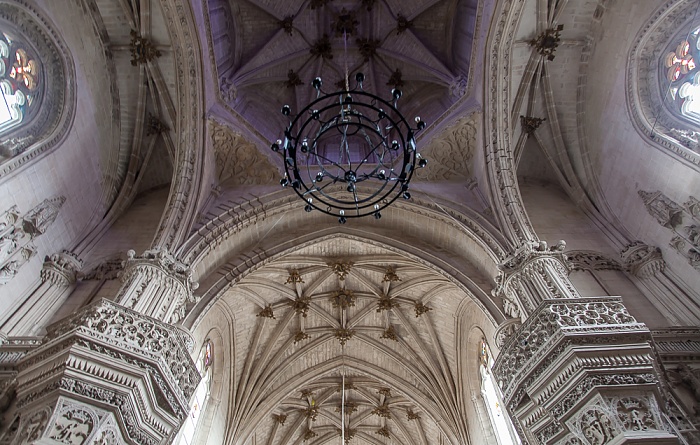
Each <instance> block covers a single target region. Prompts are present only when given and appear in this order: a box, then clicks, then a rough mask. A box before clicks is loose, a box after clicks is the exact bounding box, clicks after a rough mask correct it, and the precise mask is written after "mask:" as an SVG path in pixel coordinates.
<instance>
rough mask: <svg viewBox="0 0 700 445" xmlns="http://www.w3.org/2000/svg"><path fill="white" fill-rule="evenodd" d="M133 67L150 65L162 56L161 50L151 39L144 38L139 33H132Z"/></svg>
mask: <svg viewBox="0 0 700 445" xmlns="http://www.w3.org/2000/svg"><path fill="white" fill-rule="evenodd" d="M130 35H131V42H130V48H129V49H130V50H131V65H132V66H136V65H139V64H144V63H148V62H150V61H151V60H153V59H155V58H156V57H160V56H161V52H160V50H159V49H157V48H156V47H155V45H153V42H151V41H150V40H149V39H147V38H145V37H142V36H141V35H139V33H138V32H136V31H134V30H132V31H131V34H130Z"/></svg>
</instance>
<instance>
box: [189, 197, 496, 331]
mask: <svg viewBox="0 0 700 445" xmlns="http://www.w3.org/2000/svg"><path fill="white" fill-rule="evenodd" d="M296 204H298V203H297V202H296V200H295V199H294V198H293V197H289V196H287V197H285V198H283V199H278V200H275V201H271V202H270V201H266V202H262V203H258V205H257V206H256V207H253V206H250V207H248V206H245V205H243V206H239V207H235V208H232V209H231V210H230V211H229V212H226V213H224V214H223V215H220V216H218V217H216V218H214V219H213V220H212V221H211V222H210V223H209V224H206V225H205V226H203V227H202V228H200V229H199V230H198V232H197V233H196V234H195V235H194V236H193V237H191V238H190V239H189V240H188V241H187V242H186V243H185V244H184V245H183V247H182V248H181V250H180V252H179V254H180V256H181V257H182V258H183V259H184V261H186V262H188V263H190V264H191V267H192V269H193V271H194V277H195V279H196V280H198V281H199V289H200V291H199V292H198V293H200V295H201V296H202V298H201V302H200V303H199V304H198V305H197V307H196V308H195V310H194V315H193V314H192V313H191V314H190V316H188V321H186V322H185V325H191V324H192V323H193V322H194V318H193V317H197V316H198V314H201V313H203V312H205V311H206V309H205V308H206V307H208V306H211V305H212V304H213V302H214V301H215V300H216V298H217V296H218V295H221V294H222V293H223V292H225V291H226V289H228V288H229V287H230V286H231V285H232V284H234V283H235V282H237V281H240V279H241V278H243V277H245V276H246V275H247V274H249V273H251V272H253V271H255V270H257V269H258V268H260V267H262V266H264V265H265V264H268V263H270V262H272V261H274V260H275V259H276V258H279V257H280V256H283V255H285V254H288V253H290V252H293V251H294V250H295V249H297V248H298V247H299V246H305V245H310V244H313V243H315V242H317V241H318V240H321V239H324V238H326V239H327V238H328V237H333V236H340V237H343V236H344V237H347V238H352V239H361V240H365V241H366V242H369V243H372V244H376V245H382V246H384V247H386V248H388V249H390V250H392V251H394V252H397V253H400V254H401V255H404V256H407V257H410V258H411V259H413V260H415V261H418V262H420V263H421V264H424V265H427V266H428V267H430V268H432V269H433V270H435V271H437V272H438V273H440V274H442V275H443V276H445V277H446V278H448V279H450V280H452V281H453V282H455V283H456V284H457V285H458V286H459V287H461V288H463V289H464V290H465V291H466V292H468V293H470V294H471V295H474V296H475V297H476V299H477V300H478V301H479V304H481V306H482V308H483V310H484V312H485V313H488V314H490V316H491V317H494V319H495V320H498V321H499V322H500V321H502V320H503V319H502V315H501V310H500V308H499V307H498V306H497V304H496V303H494V301H493V299H492V298H491V297H490V296H489V292H490V290H491V289H492V288H493V287H494V281H493V280H494V279H495V277H496V276H497V275H498V274H499V273H500V271H499V269H498V264H499V263H500V261H501V259H502V258H505V249H504V248H503V247H502V246H503V238H502V237H501V236H500V234H498V232H497V231H496V230H495V229H494V228H493V227H490V226H489V224H488V223H487V222H486V221H485V220H483V219H481V218H479V217H475V216H473V215H470V214H469V213H467V212H461V211H456V210H453V209H448V210H446V209H445V208H444V207H440V208H438V207H436V206H435V205H432V206H431V205H429V204H427V203H423V202H420V201H419V202H418V204H413V203H395V205H394V206H392V207H391V208H390V209H387V210H386V211H385V215H384V217H383V218H382V220H381V223H382V224H381V225H374V224H373V222H374V220H372V221H369V222H368V221H364V220H362V219H360V220H358V221H352V223H351V224H348V225H346V226H343V227H339V225H338V223H337V221H335V220H334V219H332V218H328V217H327V216H326V215H321V214H320V213H318V212H317V213H316V214H313V213H312V214H307V213H305V212H303V211H301V209H300V208H297V207H298V205H296ZM434 204H435V203H434ZM445 211H449V212H450V213H449V214H446V213H445ZM424 228H427V229H424ZM421 231H423V232H421ZM396 233H399V234H401V233H404V234H410V235H411V237H405V238H404V239H397V238H401V237H397V236H396ZM221 271H224V272H221ZM215 272H219V273H215ZM474 277H478V278H476V279H475V278H474Z"/></svg>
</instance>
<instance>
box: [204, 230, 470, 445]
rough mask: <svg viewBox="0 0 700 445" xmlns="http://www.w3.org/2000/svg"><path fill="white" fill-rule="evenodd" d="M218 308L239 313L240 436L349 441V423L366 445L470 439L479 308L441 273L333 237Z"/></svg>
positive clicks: (263, 272) (235, 410) (235, 362)
mask: <svg viewBox="0 0 700 445" xmlns="http://www.w3.org/2000/svg"><path fill="white" fill-rule="evenodd" d="M219 304H225V305H226V306H228V307H229V309H228V310H230V311H231V312H232V314H233V317H234V318H235V319H236V320H238V321H237V323H236V326H235V332H236V336H235V340H234V343H235V345H234V348H235V350H236V355H235V357H233V358H232V364H231V371H232V373H233V376H232V377H231V378H232V379H233V380H235V382H236V383H235V384H233V385H232V389H231V394H230V395H229V397H230V400H231V401H232V403H231V404H230V408H229V409H230V411H229V412H230V414H229V416H230V417H229V418H230V431H229V434H230V435H231V436H230V437H235V438H236V440H239V441H240V440H245V438H247V437H251V436H254V437H255V438H256V439H255V442H256V443H267V444H269V445H286V444H298V443H302V442H303V443H307V444H311V445H319V444H323V443H339V441H340V439H339V438H340V430H341V425H344V426H345V428H346V439H348V440H350V439H352V440H351V441H350V442H349V443H352V444H358V445H365V444H367V445H369V444H372V445H376V444H384V443H387V440H389V439H391V440H393V442H392V443H402V444H405V445H428V444H436V443H443V442H442V441H444V443H455V444H456V443H468V442H467V437H468V432H467V429H468V422H467V411H466V401H465V393H466V391H467V387H468V386H469V385H468V379H470V378H471V379H476V380H477V383H475V386H476V387H478V386H479V383H478V379H479V376H478V373H468V372H467V370H466V368H465V363H466V362H464V361H463V360H465V358H464V355H465V354H466V355H467V356H473V357H472V358H473V359H474V360H476V357H477V353H478V351H477V350H476V348H475V350H474V351H464V348H465V345H466V336H465V335H463V334H464V333H463V331H462V330H463V329H464V326H468V325H470V324H471V323H472V322H473V320H472V319H471V318H470V308H471V307H472V304H473V303H472V302H471V299H470V298H469V297H468V296H467V295H466V294H465V293H464V292H463V291H460V290H459V289H458V288H457V287H456V286H455V285H454V284H453V283H451V282H450V281H448V280H447V279H446V278H444V277H442V276H440V275H438V274H437V273H435V272H434V271H431V270H429V269H427V268H425V267H424V266H421V265H419V264H418V263H416V262H415V261H413V260H409V259H407V258H403V257H401V256H398V255H396V254H393V253H391V252H389V251H386V250H384V249H382V248H379V247H373V246H370V245H367V244H365V243H361V242H359V241H350V240H347V239H342V238H341V239H332V240H328V241H325V242H322V243H319V244H316V245H313V246H310V247H307V248H304V249H301V250H299V251H297V252H295V253H293V254H290V255H288V256H285V257H283V258H281V259H279V260H277V261H276V262H274V263H273V264H271V265H269V266H265V267H263V268H262V269H260V270H259V271H257V272H255V273H253V274H251V275H249V276H248V277H246V278H245V279H243V280H242V281H241V282H240V283H238V284H236V285H235V286H233V287H232V288H231V289H230V290H229V291H228V292H227V293H226V294H225V295H224V296H223V297H222V300H221V303H219ZM205 324H206V323H205ZM460 333H461V334H462V335H460ZM469 362H470V363H472V364H473V363H474V361H472V360H469ZM474 369H476V367H474ZM343 377H344V378H345V391H344V393H343V391H342V382H343ZM343 398H344V400H345V419H344V421H343V420H342V416H341V412H342V411H341V405H342V404H341V400H343ZM236 443H239V442H236ZM241 443H242V442H241Z"/></svg>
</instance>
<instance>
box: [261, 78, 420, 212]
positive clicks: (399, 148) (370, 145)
mask: <svg viewBox="0 0 700 445" xmlns="http://www.w3.org/2000/svg"><path fill="white" fill-rule="evenodd" d="M364 80H365V76H364V74H362V73H357V74H356V75H355V81H356V84H355V87H354V88H350V87H349V82H348V80H347V78H346V80H345V89H343V90H340V91H336V92H333V93H326V92H324V91H323V89H322V87H323V81H322V80H321V78H320V77H317V78H315V79H314V80H313V81H312V82H311V85H312V87H313V88H314V89H315V90H316V99H315V100H312V101H311V103H309V104H308V105H307V106H306V107H305V108H304V109H302V110H301V111H300V112H299V113H298V114H296V115H294V114H292V109H291V107H289V105H285V106H283V107H282V114H283V115H285V116H287V117H288V118H289V125H288V126H287V128H286V129H285V131H284V140H282V139H280V140H277V141H276V142H275V143H273V144H272V147H271V148H272V150H273V151H275V152H278V153H280V154H281V155H282V157H283V158H284V168H285V174H284V178H282V180H281V181H280V184H281V185H282V186H283V187H291V188H292V189H294V191H295V192H296V193H297V195H299V197H301V198H302V199H303V200H304V201H305V202H306V205H305V207H304V209H305V210H306V211H307V212H311V211H313V210H319V211H321V212H323V213H326V214H329V215H333V216H337V217H338V221H339V222H340V223H341V224H344V223H345V222H347V218H356V217H362V216H369V215H373V216H374V217H375V218H376V219H379V218H381V216H382V215H381V210H382V209H384V208H385V207H387V206H388V205H390V204H391V203H393V202H394V201H396V200H397V199H399V198H403V199H410V198H411V194H410V192H409V191H408V190H409V183H410V182H411V178H412V177H413V173H414V172H415V169H416V168H422V167H425V166H426V165H427V163H428V161H427V159H425V158H423V157H421V155H420V154H419V153H418V151H417V147H416V134H417V133H418V132H419V131H420V130H423V129H424V128H425V127H426V123H425V122H424V121H423V120H421V118H420V117H416V118H415V119H414V123H413V124H411V123H409V121H408V120H407V119H406V118H405V117H404V116H403V115H402V114H401V113H400V112H399V110H398V108H397V105H398V101H399V99H401V96H402V92H401V90H399V89H398V88H395V89H393V90H392V91H391V96H392V98H391V101H388V100H384V99H382V98H380V97H378V96H376V95H374V94H372V93H369V92H367V91H364V89H363V83H364Z"/></svg>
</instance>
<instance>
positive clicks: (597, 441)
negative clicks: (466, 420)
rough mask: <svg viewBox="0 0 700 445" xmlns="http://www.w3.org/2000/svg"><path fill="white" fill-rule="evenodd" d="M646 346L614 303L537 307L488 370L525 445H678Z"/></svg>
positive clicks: (574, 301)
mask: <svg viewBox="0 0 700 445" xmlns="http://www.w3.org/2000/svg"><path fill="white" fill-rule="evenodd" d="M650 340H651V335H650V332H649V330H648V329H647V328H646V326H645V325H644V324H642V323H638V322H637V321H636V320H635V319H634V318H633V317H632V316H631V315H630V314H629V313H628V312H627V310H626V308H625V307H624V305H623V304H622V300H621V299H620V298H619V297H596V298H580V297H579V298H565V299H561V298H558V299H545V300H543V301H542V302H541V303H540V304H539V305H538V306H537V307H536V308H535V310H534V311H532V312H531V313H530V314H529V317H528V318H527V319H526V320H525V322H524V323H523V324H522V326H520V327H519V329H518V330H517V331H516V332H515V333H514V334H513V335H511V336H510V338H508V339H507V340H506V342H505V344H504V345H503V348H502V349H501V352H500V354H499V356H498V360H497V361H496V365H495V366H494V374H495V376H496V378H497V379H498V382H499V386H500V387H501V390H502V392H503V395H504V402H505V405H506V408H507V410H508V412H509V413H510V415H511V418H512V419H513V420H514V422H515V423H516V427H517V429H518V430H519V433H520V435H521V438H522V439H523V442H524V443H527V444H530V445H534V444H543V445H544V444H561V445H603V444H608V443H610V444H612V443H614V444H638V443H639V444H641V443H648V444H654V445H662V444H678V443H681V442H679V439H678V437H677V436H676V435H675V434H673V433H672V432H669V431H672V429H671V427H670V425H669V424H668V421H667V417H666V415H665V414H664V413H663V411H662V408H663V407H664V399H663V397H662V395H661V392H660V388H659V384H658V383H659V377H658V373H657V370H656V369H655V367H654V354H653V351H652V348H651V345H650Z"/></svg>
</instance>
